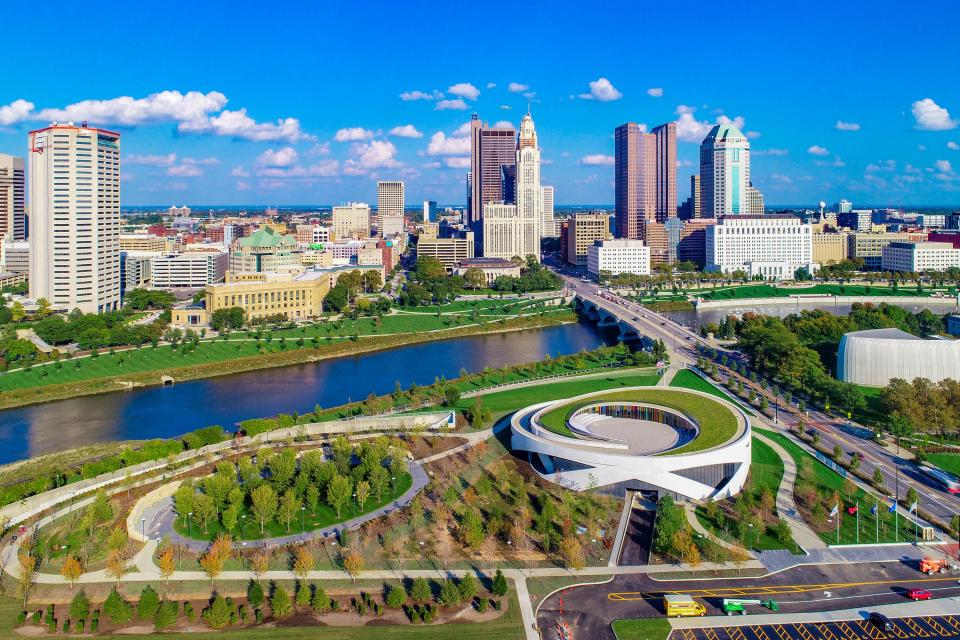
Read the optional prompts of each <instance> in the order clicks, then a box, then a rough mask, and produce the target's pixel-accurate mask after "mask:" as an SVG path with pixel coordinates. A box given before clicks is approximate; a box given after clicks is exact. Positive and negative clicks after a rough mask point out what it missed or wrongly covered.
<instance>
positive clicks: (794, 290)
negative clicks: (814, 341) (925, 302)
mask: <svg viewBox="0 0 960 640" xmlns="http://www.w3.org/2000/svg"><path fill="white" fill-rule="evenodd" d="M933 292H934V290H932V289H929V288H926V287H925V288H924V289H923V291H921V292H917V289H916V287H899V288H897V289H891V288H890V287H889V286H886V285H879V284H878V285H852V284H844V285H839V284H815V285H813V286H810V287H774V286H771V285H768V284H755V285H742V286H736V287H727V288H723V289H715V290H707V291H702V292H700V293H699V294H698V295H699V296H700V297H701V298H703V299H704V300H742V299H746V298H785V297H787V296H791V295H834V296H878V297H882V296H898V295H899V296H929V295H931V294H932V293H933Z"/></svg>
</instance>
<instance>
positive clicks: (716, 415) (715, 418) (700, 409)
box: [540, 389, 737, 455]
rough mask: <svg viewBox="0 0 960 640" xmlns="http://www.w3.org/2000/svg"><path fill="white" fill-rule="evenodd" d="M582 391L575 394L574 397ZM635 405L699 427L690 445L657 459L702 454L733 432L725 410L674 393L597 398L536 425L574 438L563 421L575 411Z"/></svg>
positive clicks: (731, 419)
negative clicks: (663, 410) (673, 413)
mask: <svg viewBox="0 0 960 640" xmlns="http://www.w3.org/2000/svg"><path fill="white" fill-rule="evenodd" d="M585 392H586V390H580V391H578V394H583V393H585ZM602 401H606V402H614V401H637V402H649V403H653V404H659V405H662V406H665V407H670V408H671V409H676V410H678V411H680V412H682V413H684V414H686V415H688V416H690V417H691V418H693V419H694V420H695V421H696V422H697V424H699V425H700V434H699V435H698V436H697V437H696V438H694V439H693V440H692V441H691V442H688V443H687V444H685V445H683V446H682V447H679V448H677V449H671V450H669V451H664V452H663V453H662V454H660V455H677V454H681V453H691V452H694V451H703V450H705V449H710V448H712V447H716V446H718V445H721V444H723V443H724V442H727V441H728V440H730V438H732V437H733V436H734V435H735V434H736V432H737V420H736V418H735V417H734V415H733V414H732V413H731V412H730V410H729V409H727V408H726V407H724V406H722V405H720V404H719V403H717V402H714V401H713V400H710V399H708V398H704V397H702V396H695V395H692V394H687V393H682V392H678V391H676V390H670V389H657V390H649V391H647V390H636V391H620V392H611V393H603V394H597V395H595V396H593V397H591V398H586V399H583V400H579V401H577V402H574V403H571V404H566V405H563V406H561V407H557V408H556V409H553V410H552V411H549V412H547V413H545V414H544V415H543V416H542V417H541V418H540V424H541V425H542V426H543V427H544V428H546V429H549V430H550V431H553V432H554V433H557V434H560V435H564V436H569V437H574V436H573V433H571V432H570V430H569V429H568V428H567V420H568V419H569V417H570V415H571V414H573V413H574V412H575V411H576V410H577V409H580V408H581V407H585V406H587V405H591V404H594V403H596V402H602Z"/></svg>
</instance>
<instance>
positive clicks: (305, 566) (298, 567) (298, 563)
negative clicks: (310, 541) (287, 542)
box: [293, 544, 313, 580]
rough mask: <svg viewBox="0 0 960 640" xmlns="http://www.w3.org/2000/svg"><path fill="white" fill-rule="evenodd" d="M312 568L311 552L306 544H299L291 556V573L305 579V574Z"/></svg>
mask: <svg viewBox="0 0 960 640" xmlns="http://www.w3.org/2000/svg"><path fill="white" fill-rule="evenodd" d="M312 570H313V554H312V553H310V549H308V548H307V545H305V544H301V545H299V546H298V547H297V550H296V551H295V552H294V557H293V573H294V575H296V576H298V577H299V578H300V579H301V580H306V579H307V575H308V574H309V573H310V572H311V571H312Z"/></svg>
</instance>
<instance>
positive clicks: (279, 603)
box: [270, 585, 293, 620]
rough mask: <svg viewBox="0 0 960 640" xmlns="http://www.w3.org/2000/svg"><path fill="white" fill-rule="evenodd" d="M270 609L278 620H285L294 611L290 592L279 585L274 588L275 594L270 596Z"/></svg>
mask: <svg viewBox="0 0 960 640" xmlns="http://www.w3.org/2000/svg"><path fill="white" fill-rule="evenodd" d="M270 611H271V612H272V613H273V617H274V618H276V619H277V620H283V619H284V618H286V617H288V616H289V615H290V614H292V613H293V604H292V603H291V602H290V594H289V593H287V590H286V589H284V588H283V587H281V586H280V585H277V586H276V587H274V589H273V595H272V596H270Z"/></svg>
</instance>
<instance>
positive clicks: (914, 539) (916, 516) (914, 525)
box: [910, 494, 920, 544]
mask: <svg viewBox="0 0 960 640" xmlns="http://www.w3.org/2000/svg"><path fill="white" fill-rule="evenodd" d="M913 505H916V506H917V511H916V513H915V514H913V544H917V542H918V539H917V538H918V537H919V535H918V533H917V530H918V529H919V528H920V524H919V523H918V522H917V520H918V519H919V518H920V495H919V494H917V499H916V500H914V502H913V504H912V505H910V506H911V507H912V506H913Z"/></svg>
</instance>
